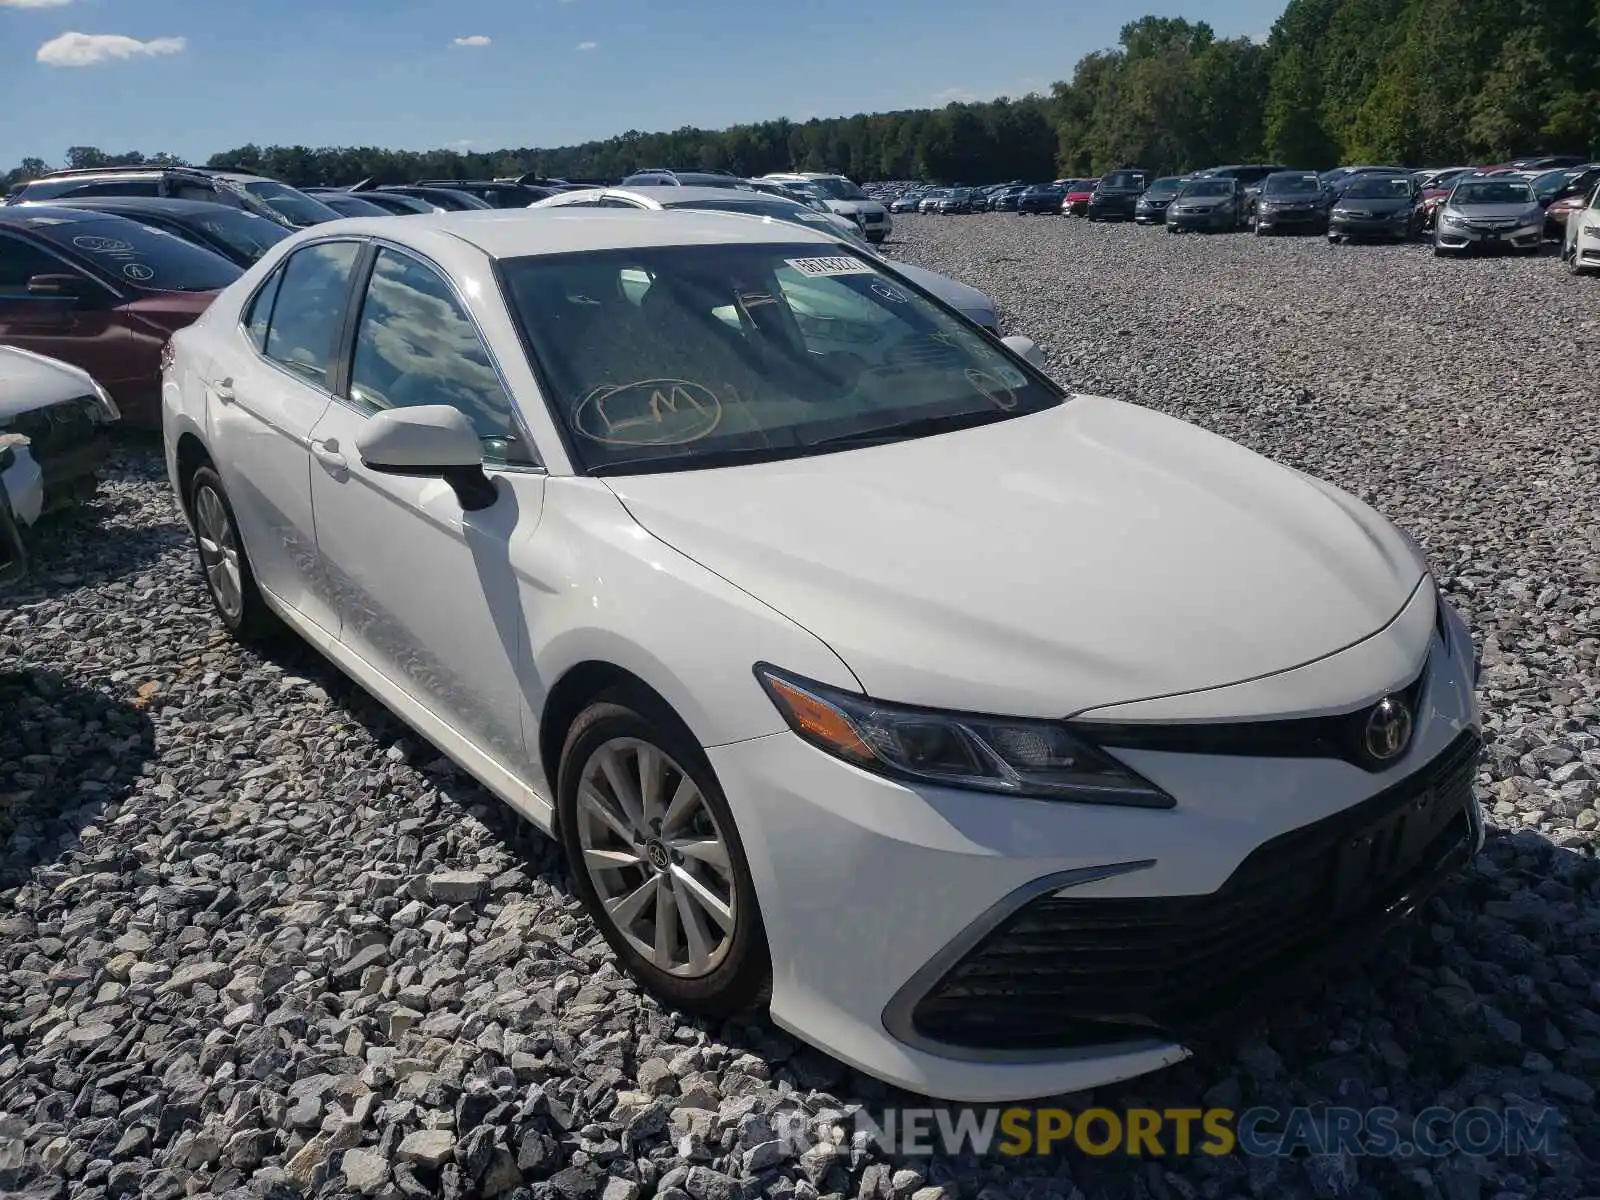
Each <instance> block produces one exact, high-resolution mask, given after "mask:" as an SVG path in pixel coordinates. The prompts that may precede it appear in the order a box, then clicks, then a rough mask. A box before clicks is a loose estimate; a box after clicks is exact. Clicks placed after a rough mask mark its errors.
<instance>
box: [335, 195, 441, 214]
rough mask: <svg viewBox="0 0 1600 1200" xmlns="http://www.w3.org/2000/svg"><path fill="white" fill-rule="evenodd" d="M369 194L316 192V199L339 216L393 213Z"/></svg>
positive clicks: (424, 210) (407, 198)
mask: <svg viewBox="0 0 1600 1200" xmlns="http://www.w3.org/2000/svg"><path fill="white" fill-rule="evenodd" d="M371 195H372V193H371V192H363V193H362V195H360V196H357V195H356V194H355V193H354V192H318V193H317V199H318V200H321V201H322V202H323V203H324V204H326V205H327V206H328V207H329V208H331V209H333V211H334V212H336V213H338V214H339V215H340V216H341V217H388V216H393V215H394V214H393V212H392V211H391V210H390V209H387V208H385V207H384V206H383V205H381V204H374V203H373V202H372V200H371V199H370V197H371ZM399 199H404V200H409V199H410V197H409V196H402V197H399ZM419 211H423V212H431V211H432V210H431V209H427V208H424V209H421V210H419Z"/></svg>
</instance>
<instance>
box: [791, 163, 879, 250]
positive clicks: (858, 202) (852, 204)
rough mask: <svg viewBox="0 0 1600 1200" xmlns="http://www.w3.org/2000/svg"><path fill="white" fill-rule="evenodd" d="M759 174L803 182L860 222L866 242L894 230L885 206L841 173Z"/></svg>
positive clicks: (840, 212) (822, 197)
mask: <svg viewBox="0 0 1600 1200" xmlns="http://www.w3.org/2000/svg"><path fill="white" fill-rule="evenodd" d="M762 178H763V179H770V180H771V181H772V182H773V183H786V184H791V185H792V184H802V185H804V186H805V187H806V189H807V190H808V191H811V192H814V193H816V195H817V198H818V199H819V200H821V201H822V202H823V203H824V204H826V205H827V206H828V207H829V208H830V209H832V210H833V211H834V212H836V213H838V214H839V215H840V216H842V217H849V218H850V219H851V220H852V221H854V222H856V224H858V225H860V226H861V231H862V232H863V233H865V234H866V235H867V240H868V241H869V242H881V241H883V240H884V239H885V238H886V237H888V236H889V234H890V233H891V232H892V231H893V230H894V220H893V218H891V217H890V216H889V210H888V209H887V208H885V207H884V206H883V205H882V204H880V203H878V201H876V200H874V199H873V198H872V197H871V196H869V195H867V194H866V193H865V192H863V191H862V190H861V189H860V188H859V187H857V186H856V185H855V184H854V183H852V182H851V181H850V180H848V179H846V178H845V177H844V176H843V175H825V174H822V173H821V172H818V171H802V172H800V173H799V174H783V173H782V172H779V173H776V174H772V175H763V176H762Z"/></svg>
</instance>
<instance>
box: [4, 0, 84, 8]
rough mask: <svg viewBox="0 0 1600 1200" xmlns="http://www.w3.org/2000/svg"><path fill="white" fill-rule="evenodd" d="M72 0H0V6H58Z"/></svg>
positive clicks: (69, 2)
mask: <svg viewBox="0 0 1600 1200" xmlns="http://www.w3.org/2000/svg"><path fill="white" fill-rule="evenodd" d="M71 3H72V0H0V8H60V7H61V6H62V5H63V4H71Z"/></svg>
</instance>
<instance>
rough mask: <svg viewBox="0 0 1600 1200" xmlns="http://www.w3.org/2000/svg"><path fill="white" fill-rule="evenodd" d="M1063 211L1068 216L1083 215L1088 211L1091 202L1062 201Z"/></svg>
mask: <svg viewBox="0 0 1600 1200" xmlns="http://www.w3.org/2000/svg"><path fill="white" fill-rule="evenodd" d="M1061 211H1062V212H1063V213H1065V214H1067V215H1068V216H1072V217H1081V216H1084V215H1085V214H1087V213H1088V211H1089V202H1088V201H1087V200H1066V201H1063V202H1062V205H1061Z"/></svg>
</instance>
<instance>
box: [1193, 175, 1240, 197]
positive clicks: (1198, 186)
mask: <svg viewBox="0 0 1600 1200" xmlns="http://www.w3.org/2000/svg"><path fill="white" fill-rule="evenodd" d="M1182 194H1183V195H1184V196H1231V195H1233V180H1231V179H1196V180H1195V181H1194V182H1193V183H1190V184H1187V185H1185V187H1184V189H1183V192H1182Z"/></svg>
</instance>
